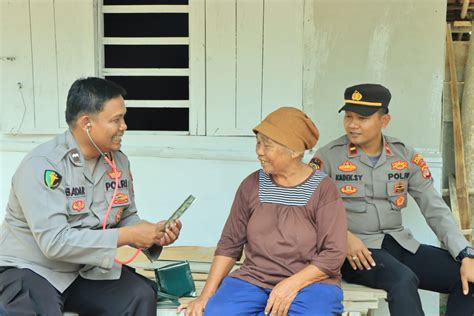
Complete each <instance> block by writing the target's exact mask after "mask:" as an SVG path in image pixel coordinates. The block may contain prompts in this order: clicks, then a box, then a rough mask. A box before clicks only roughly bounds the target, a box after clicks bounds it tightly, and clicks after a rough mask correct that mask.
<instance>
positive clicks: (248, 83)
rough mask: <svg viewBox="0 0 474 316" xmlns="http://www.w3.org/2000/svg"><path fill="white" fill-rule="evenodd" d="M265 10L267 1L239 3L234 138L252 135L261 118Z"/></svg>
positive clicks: (255, 0) (258, 0)
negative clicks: (235, 136) (235, 131)
mask: <svg viewBox="0 0 474 316" xmlns="http://www.w3.org/2000/svg"><path fill="white" fill-rule="evenodd" d="M263 8H264V0H254V1H238V2H237V30H236V33H237V34H236V42H237V47H236V49H237V65H236V67H237V70H236V71H237V73H236V107H235V125H234V126H235V128H236V130H238V131H239V132H237V133H232V134H233V135H253V133H252V128H253V127H255V126H256V125H257V124H258V123H259V122H260V121H261V119H262V118H261V108H262V65H263V60H262V57H263V14H264V12H263ZM240 131H243V132H244V133H241V132H240Z"/></svg>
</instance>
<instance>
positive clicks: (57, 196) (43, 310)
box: [0, 78, 181, 316]
mask: <svg viewBox="0 0 474 316" xmlns="http://www.w3.org/2000/svg"><path fill="white" fill-rule="evenodd" d="M123 95H125V91H124V89H123V88H121V87H120V86H118V85H116V84H115V83H113V82H110V81H108V80H104V79H100V78H86V79H79V80H77V81H76V82H74V83H73V85H72V86H71V89H70V90H69V94H68V98H67V107H66V121H67V123H68V125H69V130H68V131H66V132H65V133H63V134H61V135H58V136H57V137H55V138H54V139H53V140H51V141H49V142H47V143H45V144H42V145H40V146H38V147H37V148H35V149H34V150H33V151H32V152H31V153H29V154H28V155H27V156H26V157H25V158H24V159H23V161H22V162H21V164H20V166H19V167H18V169H17V171H16V172H15V174H14V176H13V179H12V187H11V192H10V198H9V201H8V204H7V208H6V215H5V219H4V221H3V225H2V227H1V229H0V306H3V308H4V309H6V313H7V315H48V316H50V315H62V312H63V311H65V310H66V311H72V312H77V313H79V314H85V315H86V314H87V315H154V314H155V313H156V293H155V290H156V288H155V287H156V285H155V284H154V283H153V282H152V281H150V280H148V279H145V278H144V277H141V276H140V275H138V274H136V273H135V272H134V271H133V270H132V269H131V268H128V267H127V266H125V265H122V262H121V261H119V260H118V259H115V257H116V254H117V248H118V247H121V246H125V245H131V246H134V247H140V248H144V249H146V251H144V252H145V253H146V255H147V256H148V257H149V259H151V260H153V259H156V258H157V257H158V256H159V254H160V252H161V248H162V246H165V245H168V244H170V243H172V242H174V241H175V240H176V238H177V237H178V235H179V231H180V228H181V224H180V222H179V221H177V222H175V223H174V224H172V225H171V227H170V228H168V229H165V227H164V221H162V222H160V223H149V222H146V221H143V220H141V219H140V218H139V216H138V215H137V209H136V207H135V201H134V192H133V179H132V174H131V172H130V163H129V161H128V159H127V157H126V156H125V154H123V153H122V152H121V151H120V147H121V140H122V136H123V134H124V132H125V130H126V129H127V125H126V124H125V121H124V116H125V112H126V108H125V105H124V99H123Z"/></svg>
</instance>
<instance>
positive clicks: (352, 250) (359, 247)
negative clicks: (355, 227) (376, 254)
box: [347, 231, 375, 270]
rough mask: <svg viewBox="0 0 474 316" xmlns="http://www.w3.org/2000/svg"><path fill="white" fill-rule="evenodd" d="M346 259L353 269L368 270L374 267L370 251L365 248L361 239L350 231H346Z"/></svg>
mask: <svg viewBox="0 0 474 316" xmlns="http://www.w3.org/2000/svg"><path fill="white" fill-rule="evenodd" d="M347 261H349V264H350V265H351V267H352V269H354V270H357V269H359V270H364V269H367V270H370V269H371V268H372V267H375V261H374V259H373V258H372V253H371V252H370V251H369V249H367V247H366V246H365V245H364V243H363V242H362V240H360V239H359V238H358V237H357V236H356V235H354V234H353V233H351V232H349V231H348V232H347Z"/></svg>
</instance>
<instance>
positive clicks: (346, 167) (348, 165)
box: [337, 160, 357, 172]
mask: <svg viewBox="0 0 474 316" xmlns="http://www.w3.org/2000/svg"><path fill="white" fill-rule="evenodd" d="M337 169H339V170H341V171H342V172H352V171H355V170H357V166H356V165H354V164H353V163H352V162H350V161H349V160H346V161H344V162H343V163H341V164H340V165H339V166H338V167H337Z"/></svg>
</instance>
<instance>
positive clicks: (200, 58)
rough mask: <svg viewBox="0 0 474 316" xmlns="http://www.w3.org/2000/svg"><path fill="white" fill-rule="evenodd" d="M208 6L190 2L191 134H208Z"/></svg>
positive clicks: (201, 2) (196, 0)
mask: <svg viewBox="0 0 474 316" xmlns="http://www.w3.org/2000/svg"><path fill="white" fill-rule="evenodd" d="M205 15H206V6H205V1H202V0H190V1H189V36H190V42H189V101H190V102H191V106H190V108H189V132H190V134H191V135H205V134H206V22H205Z"/></svg>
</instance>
